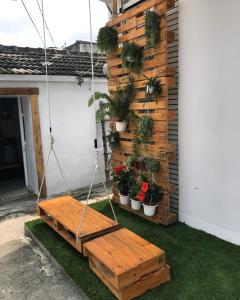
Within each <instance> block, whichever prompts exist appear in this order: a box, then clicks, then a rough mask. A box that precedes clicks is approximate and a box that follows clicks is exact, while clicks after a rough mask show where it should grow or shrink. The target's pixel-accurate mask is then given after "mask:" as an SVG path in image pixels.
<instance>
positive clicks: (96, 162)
mask: <svg viewBox="0 0 240 300" xmlns="http://www.w3.org/2000/svg"><path fill="white" fill-rule="evenodd" d="M88 9H89V28H90V45H91V68H92V84H91V91H92V94H93V97H94V96H95V76H94V61H93V34H92V9H91V0H88ZM94 103H95V101H94ZM94 109H95V116H96V103H95V105H94ZM94 144H95V170H94V172H93V177H92V181H91V185H90V189H89V192H88V196H87V200H86V202H85V206H84V209H83V212H82V215H81V218H80V223H79V226H78V229H77V235H76V242H77V244H79V243H80V230H81V228H82V224H83V222H84V219H85V216H86V213H87V207H88V202H89V198H90V195H91V192H92V187H93V184H94V178H95V176H96V173H97V171H100V175H101V176H104V174H103V172H102V170H101V168H100V167H101V164H100V161H99V157H98V149H97V124H96V122H95V138H94ZM103 187H104V190H105V193H106V196H107V198H108V201H109V204H110V207H111V210H112V213H113V216H114V219H115V221H116V222H117V223H118V220H117V217H116V214H115V211H114V208H113V205H112V201H111V199H110V196H109V193H108V190H107V187H106V184H105V182H104V181H103Z"/></svg>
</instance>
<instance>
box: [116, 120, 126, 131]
mask: <svg viewBox="0 0 240 300" xmlns="http://www.w3.org/2000/svg"><path fill="white" fill-rule="evenodd" d="M126 128H127V123H126V122H125V121H123V122H116V131H118V132H121V131H125V130H126Z"/></svg>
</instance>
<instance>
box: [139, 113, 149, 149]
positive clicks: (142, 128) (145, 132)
mask: <svg viewBox="0 0 240 300" xmlns="http://www.w3.org/2000/svg"><path fill="white" fill-rule="evenodd" d="M152 131H153V119H152V118H150V117H149V116H147V115H144V116H142V117H141V118H140V120H139V125H138V130H137V135H138V138H139V139H140V141H141V143H146V142H147V141H148V139H149V138H150V137H151V135H152Z"/></svg>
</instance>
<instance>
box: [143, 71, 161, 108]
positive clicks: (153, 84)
mask: <svg viewBox="0 0 240 300" xmlns="http://www.w3.org/2000/svg"><path fill="white" fill-rule="evenodd" d="M144 77H145V78H147V80H148V81H147V84H146V87H145V96H146V99H147V102H149V101H151V100H152V99H154V98H155V99H157V97H159V96H160V95H161V93H162V88H161V85H160V82H159V80H158V79H157V78H156V77H151V78H148V77H147V76H145V75H144Z"/></svg>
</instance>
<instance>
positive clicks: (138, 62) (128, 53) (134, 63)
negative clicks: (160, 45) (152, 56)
mask: <svg viewBox="0 0 240 300" xmlns="http://www.w3.org/2000/svg"><path fill="white" fill-rule="evenodd" d="M121 60H122V65H123V67H124V68H127V69H128V70H129V71H133V72H135V73H139V72H140V70H141V66H142V49H141V48H140V47H139V46H138V45H137V44H136V43H124V45H123V49H122V53H121Z"/></svg>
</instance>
